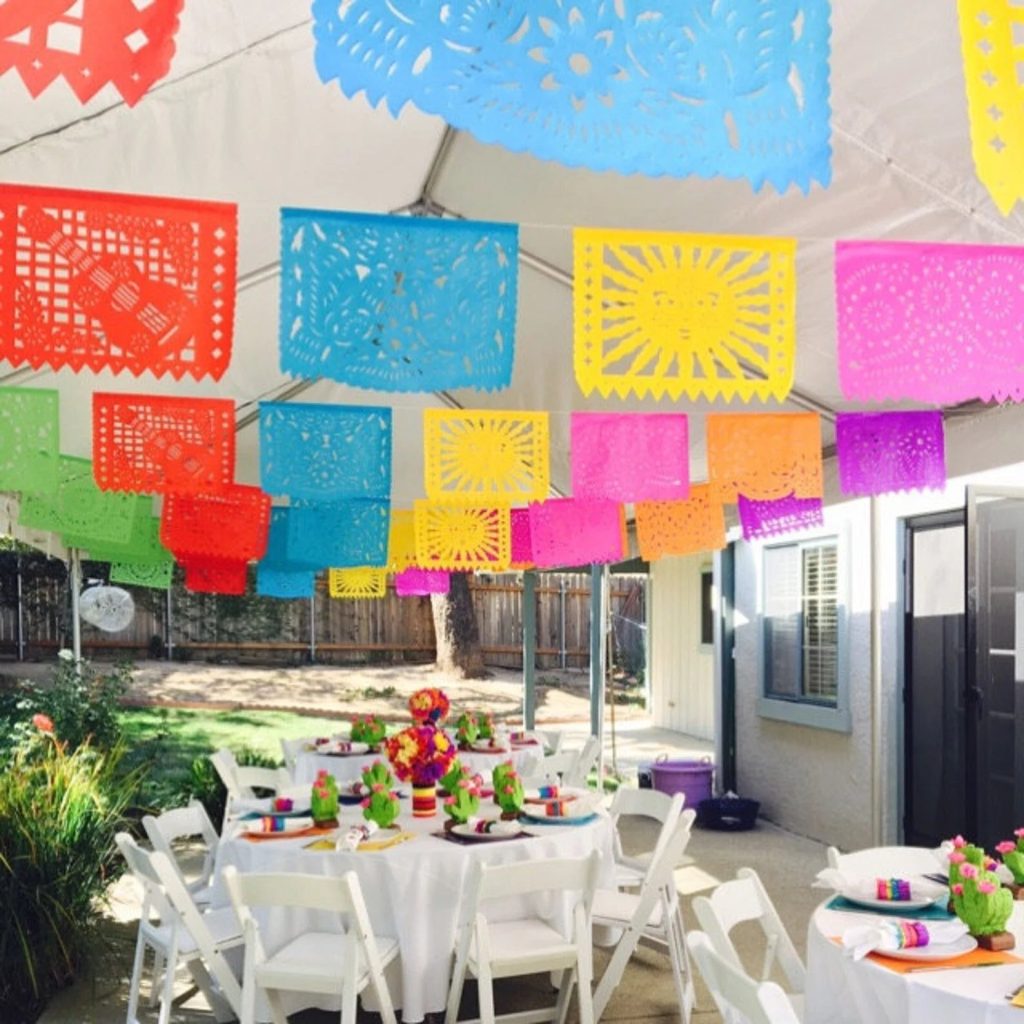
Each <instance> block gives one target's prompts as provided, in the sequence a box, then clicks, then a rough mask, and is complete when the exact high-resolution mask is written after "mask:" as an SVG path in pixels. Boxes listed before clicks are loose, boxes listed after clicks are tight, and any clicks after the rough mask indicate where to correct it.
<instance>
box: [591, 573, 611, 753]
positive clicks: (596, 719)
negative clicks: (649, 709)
mask: <svg viewBox="0 0 1024 1024" xmlns="http://www.w3.org/2000/svg"><path fill="white" fill-rule="evenodd" d="M605 607H606V599H605V570H604V566H601V565H592V566H591V567H590V734H591V736H597V737H598V739H601V740H603V739H604V735H603V733H604V677H605V670H604V668H605V651H606V650H607V645H608V641H607V622H606V616H605Z"/></svg>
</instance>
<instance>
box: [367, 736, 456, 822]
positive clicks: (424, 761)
mask: <svg viewBox="0 0 1024 1024" xmlns="http://www.w3.org/2000/svg"><path fill="white" fill-rule="evenodd" d="M384 747H385V750H386V751H387V755H388V760H389V761H390V762H391V766H392V767H393V768H394V770H395V774H396V775H397V776H398V777H399V778H400V779H402V780H403V781H407V782H412V788H413V794H412V813H413V815H414V816H416V817H421V818H422V817H429V816H430V815H432V814H436V813H437V796H436V786H437V781H438V779H440V778H441V777H442V776H443V775H445V774H446V773H447V771H448V769H449V768H450V767H451V763H452V761H453V760H454V759H455V744H454V743H452V741H451V740H450V739H449V738H448V736H447V734H446V733H445V732H444V731H443V730H441V729H435V728H434V726H432V725H410V726H409V728H407V729H403V730H402V731H401V732H398V733H395V735H394V736H390V737H388V739H386V740H385V741H384Z"/></svg>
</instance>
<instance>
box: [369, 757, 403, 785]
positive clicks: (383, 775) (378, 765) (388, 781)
mask: <svg viewBox="0 0 1024 1024" xmlns="http://www.w3.org/2000/svg"><path fill="white" fill-rule="evenodd" d="M362 777H363V783H364V785H365V786H366V788H367V789H373V787H374V786H384V787H385V788H386V789H392V788H393V787H394V784H395V777H394V775H392V774H391V769H390V768H389V767H388V766H387V765H386V764H385V763H384V762H383V761H381V760H380V758H378V759H377V760H376V761H374V762H373V764H370V765H367V766H366V767H365V768H364V769H363V771H362Z"/></svg>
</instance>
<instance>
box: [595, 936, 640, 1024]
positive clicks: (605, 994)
mask: <svg viewBox="0 0 1024 1024" xmlns="http://www.w3.org/2000/svg"><path fill="white" fill-rule="evenodd" d="M639 944H640V932H639V931H637V930H636V929H635V928H627V929H626V930H625V931H624V932H623V934H622V937H621V938H620V939H619V941H618V942H617V943H616V944H615V950H614V952H613V953H612V958H611V960H609V961H608V966H607V967H606V968H605V969H604V974H602V975H601V980H600V981H599V982H598V983H597V988H596V990H595V991H594V1020H600V1019H601V1018H602V1017H603V1016H604V1011H605V1010H606V1009H608V1003H609V1001H610V1000H611V998H612V993H613V992H614V991H615V990H616V989H617V988H618V987H619V982H620V981H622V976H623V974H625V973H626V964H628V963H629V961H630V959H631V958H632V956H633V954H634V953H635V952H636V947H637V946H638V945H639Z"/></svg>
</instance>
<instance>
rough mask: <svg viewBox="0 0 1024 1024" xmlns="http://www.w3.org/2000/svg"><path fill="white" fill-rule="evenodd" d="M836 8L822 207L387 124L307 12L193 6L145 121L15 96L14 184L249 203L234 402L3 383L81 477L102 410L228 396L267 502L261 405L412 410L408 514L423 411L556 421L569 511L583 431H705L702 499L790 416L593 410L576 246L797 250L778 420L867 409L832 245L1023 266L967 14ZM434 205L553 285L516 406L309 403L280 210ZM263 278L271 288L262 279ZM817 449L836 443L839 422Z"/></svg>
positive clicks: (530, 327)
mask: <svg viewBox="0 0 1024 1024" xmlns="http://www.w3.org/2000/svg"><path fill="white" fill-rule="evenodd" d="M934 8H935V4H934V0H907V2H905V3H902V4H893V3H891V2H887V0H859V2H858V3H836V4H835V5H834V10H833V15H832V28H833V32H832V62H831V64H832V74H831V81H832V107H833V120H832V128H833V135H832V141H833V150H834V156H833V184H832V185H831V186H830V187H829V188H828V189H822V188H820V187H817V186H815V187H814V188H812V190H811V192H810V194H809V195H807V196H805V195H803V194H802V193H800V192H799V191H798V190H796V189H790V190H789V191H788V192H787V193H786V194H784V195H781V196H780V195H778V194H777V193H775V192H774V191H772V190H771V189H769V188H765V189H764V190H762V192H760V193H757V194H755V193H753V192H752V191H751V190H750V187H749V185H747V184H746V182H742V181H732V182H730V181H724V180H720V179H713V180H703V179H699V178H686V179H668V178H660V179H647V178H643V177H640V176H636V175H632V176H623V175H618V174H615V173H593V172H588V171H584V170H578V169H569V168H566V167H563V166H560V165H557V164H554V163H546V162H543V161H539V160H536V159H534V158H532V157H530V156H527V155H523V154H516V153H511V152H508V151H505V150H503V149H501V148H500V147H497V146H487V145H482V144H480V143H479V142H477V141H476V140H474V139H473V138H471V137H470V136H468V135H465V134H461V133H454V134H451V135H447V134H446V132H445V126H444V124H443V123H442V122H441V121H439V120H438V119H437V118H433V117H428V116H426V115H423V114H421V113H420V112H418V111H416V110H414V109H413V108H411V107H406V108H405V110H404V111H403V113H402V115H401V117H400V118H398V119H397V120H395V119H393V118H392V117H391V116H390V115H389V114H388V113H387V112H386V111H385V110H384V108H383V106H381V107H380V108H378V109H376V110H374V109H371V108H370V107H369V105H368V104H367V103H366V101H365V100H364V99H363V98H362V97H358V98H356V99H355V100H352V101H349V100H346V99H345V98H344V97H343V96H342V95H341V93H340V91H339V90H338V88H337V86H336V85H323V84H322V83H321V82H320V81H319V79H318V78H317V75H316V72H315V69H314V63H313V39H312V31H311V18H310V11H309V3H308V0H220V2H218V3H216V4H211V3H203V2H201V0H190V2H187V3H186V5H185V10H184V13H183V17H182V26H181V30H180V32H179V35H178V40H177V43H178V46H177V55H176V57H175V60H174V63H173V65H172V69H171V73H170V75H169V76H168V77H167V78H166V79H165V80H163V81H162V82H161V83H159V84H158V86H156V87H155V88H154V89H153V90H152V91H151V92H150V94H149V95H147V96H146V97H145V98H144V99H143V100H142V101H141V102H140V103H139V104H138V106H136V107H135V108H133V109H129V108H128V107H127V106H125V105H124V104H123V103H121V102H119V98H118V97H117V94H116V93H115V92H114V91H113V90H112V89H111V88H109V87H108V88H107V89H105V90H104V91H103V92H101V93H100V94H99V96H97V97H96V98H95V99H93V100H92V101H91V102H90V103H88V104H86V105H85V106H84V107H83V106H82V105H81V104H79V103H78V101H77V99H75V97H74V96H73V94H72V93H71V92H70V90H69V89H68V88H67V87H66V86H65V85H64V84H63V83H61V82H59V81H58V82H56V83H55V84H54V85H52V86H51V87H50V88H49V89H47V90H46V91H45V92H44V93H43V94H42V95H41V96H40V97H39V99H37V100H33V99H31V97H30V96H29V94H28V92H27V90H26V89H25V88H24V87H23V86H22V84H21V82H20V80H19V79H18V78H17V77H16V76H15V75H14V74H13V73H12V74H8V75H6V76H4V77H3V78H2V79H0V111H2V112H3V113H2V114H0V181H7V182H25V183H33V184H46V185H56V186H64V187H71V188H90V189H102V190H113V191H126V192H139V193H151V194H155V195H172V196H186V197H194V198H201V199H217V200H228V201H233V202H237V203H238V206H239V254H240V256H239V267H238V272H239V277H240V280H241V281H242V282H243V283H244V282H248V284H247V285H244V286H243V290H242V291H241V292H240V294H239V299H238V310H237V316H236V324H235V349H234V357H233V359H232V364H231V367H230V369H229V370H228V372H227V374H226V375H225V377H224V378H223V379H222V380H221V381H220V382H219V383H216V384H214V383H212V382H208V381H207V382H195V381H191V380H189V381H182V382H175V381H172V380H169V379H166V380H156V379H154V378H151V377H149V376H144V377H142V378H133V377H130V376H127V375H124V374H122V375H121V376H120V377H116V378H115V377H113V376H112V375H110V374H109V373H101V374H98V375H92V374H89V373H82V374H79V375H74V374H71V373H69V372H68V371H66V370H64V371H60V372H58V373H52V372H45V371H44V372H40V373H32V372H30V371H23V372H14V371H12V368H11V367H9V366H8V367H0V378H9V379H10V380H12V381H17V382H19V383H24V384H26V385H34V386H48V387H57V388H59V389H60V391H61V398H62V407H61V419H62V423H61V426H62V447H63V450H64V451H66V452H67V453H69V454H73V455H88V454H89V441H90V437H91V430H90V415H91V394H92V392H93V391H95V390H102V391H139V392H148V393H154V394H168V393H175V394H193V395H197V396H212V395H220V396H226V397H230V398H233V399H235V401H236V402H237V403H238V404H239V406H240V409H239V418H240V423H241V424H242V429H241V432H240V436H239V443H238V449H239V450H238V459H239V467H238V473H237V479H238V480H239V481H240V482H243V483H257V482H258V449H257V441H258V438H257V430H256V427H255V426H254V417H253V415H252V414H253V413H254V412H255V403H256V402H257V401H258V400H259V399H261V398H283V397H294V398H296V399H301V400H302V401H324V402H351V403H356V404H388V405H392V406H394V407H395V445H394V451H395V455H394V460H395V461H394V481H395V487H394V491H395V493H394V500H395V503H396V504H401V505H407V504H409V503H410V502H411V501H412V499H413V498H416V497H419V496H421V493H422V454H421V434H420V410H421V409H422V408H423V407H425V406H429V405H438V404H442V403H443V402H445V401H449V402H451V401H454V402H457V403H458V404H461V405H463V406H466V407H474V406H478V407H485V408H492V409H502V408H505V409H518V408H525V409H546V410H549V411H550V412H551V453H552V467H551V477H552V483H553V485H554V486H555V488H556V489H557V490H559V491H561V492H567V491H568V490H569V466H568V457H569V453H568V417H569V412H570V411H571V410H574V409H595V410H596V409H603V410H610V411H613V410H620V409H621V410H630V409H636V410H639V409H644V410H663V411H667V410H670V409H673V410H675V409H681V410H684V411H687V412H689V413H691V431H690V433H691V438H692V445H691V448H692V452H693V455H692V458H691V462H692V464H691V477H692V478H693V479H694V480H700V479H702V478H703V477H704V476H705V466H704V463H703V438H704V429H703V413H705V412H706V411H707V410H708V409H712V408H717V409H728V410H730V411H745V410H749V411H752V412H755V411H764V410H771V409H774V408H778V407H777V406H776V405H775V404H774V403H768V404H762V403H759V402H752V403H751V404H750V405H749V406H746V405H743V404H742V403H732V404H731V405H726V404H724V403H717V404H715V405H711V404H709V403H701V402H698V403H693V402H687V401H681V402H671V401H667V400H665V401H661V402H657V401H654V400H650V399H648V400H636V399H631V400H628V401H622V400H619V399H615V398H610V399H602V398H600V397H599V396H597V395H596V394H595V395H592V396H590V397H589V398H585V397H584V396H583V395H582V394H581V393H580V391H579V389H578V388H577V386H576V383H575V380H574V378H573V372H572V291H571V281H570V278H569V275H570V274H571V269H572V234H571V229H572V226H573V225H580V226H583V225H598V226H610V227H611V226H614V227H636V228H644V229H672V230H679V231H696V232H701V231H703V232H714V233H739V234H766V235H794V236H796V237H797V239H798V240H799V243H800V245H799V250H798V271H799V275H798V319H797V331H798V334H797V338H798V343H797V361H796V388H795V390H796V392H799V393H800V394H802V395H804V396H805V397H806V398H808V401H805V402H804V403H802V404H801V403H799V402H794V401H790V402H787V403H786V404H785V406H783V407H782V408H786V409H800V408H807V407H809V406H810V407H815V406H816V405H817V406H820V407H822V408H824V409H826V410H835V409H842V408H850V407H852V406H850V405H849V404H848V403H845V402H844V401H843V399H842V396H841V394H840V391H839V382H838V374H837V372H836V365H835V322H834V320H835V318H834V310H833V283H832V253H831V245H832V241H833V240H834V239H836V238H893V239H911V240H917V241H927V240H933V241H959V242H988V243H997V244H1024V209H1022V208H1021V205H1020V204H1018V206H1017V207H1016V208H1015V210H1014V211H1013V212H1012V214H1011V216H1010V217H1008V218H1003V217H1001V216H1000V215H999V213H998V211H997V210H996V208H995V206H994V204H993V203H992V201H991V199H990V198H989V196H988V194H987V192H986V191H985V189H984V187H983V186H982V185H981V184H980V182H979V181H978V180H977V177H976V175H975V173H974V168H973V164H972V160H971V149H970V134H969V127H968V123H967V107H966V99H965V95H964V85H963V76H962V70H961V57H960V41H959V35H958V27H957V21H956V13H955V8H954V7H953V5H947V7H946V9H945V10H944V12H943V13H942V14H941V15H940V14H939V12H937V11H936V10H935V9H934ZM424 198H426V199H428V200H430V201H431V202H432V203H435V204H437V205H438V207H439V208H443V209H444V210H447V211H449V212H451V213H452V214H454V215H458V216H464V217H472V218H479V219H490V220H511V221H517V222H519V223H521V225H522V232H521V246H522V248H523V249H524V250H526V251H527V252H529V253H532V254H533V255H535V256H537V257H539V258H540V259H541V260H543V261H545V262H546V263H548V264H550V265H551V266H552V267H553V268H555V269H556V271H557V272H556V273H555V274H547V273H543V272H541V271H538V270H537V269H535V263H531V262H529V261H524V262H523V263H522V264H521V267H520V295H519V307H518V308H519V318H518V325H517V328H518V329H517V342H516V343H517V355H516V363H515V371H514V376H513V381H512V385H511V387H510V388H509V389H507V390H504V391H499V392H493V393H486V392H479V393H478V392H475V391H468V390H465V391H458V392H455V393H453V395H451V396H435V395H424V396H409V395H388V394H382V393H379V392H369V391H360V390H356V389H351V388H346V387H344V386H342V385H338V384H334V383H331V382H326V381H320V382H316V383H312V384H310V385H308V386H306V385H302V386H299V387H296V383H297V382H295V381H292V380H290V379H289V378H287V377H285V376H284V375H283V374H281V372H280V370H279V369H278V359H277V304H278V299H277V294H278V282H277V278H276V276H275V274H274V273H273V267H274V265H275V264H276V262H277V259H278V245H279V242H278V239H279V236H278V209H279V208H280V207H281V206H284V205H291V206H305V207H314V208H316V207H320V208H325V209H351V210H365V211H370V212H388V211H396V210H401V209H403V208H407V207H408V206H409V205H410V204H413V203H415V202H417V201H418V200H421V199H424ZM268 268H269V269H268ZM823 440H824V442H825V443H826V444H830V443H831V442H832V433H831V425H830V424H829V423H827V422H826V424H825V431H824V434H823Z"/></svg>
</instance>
